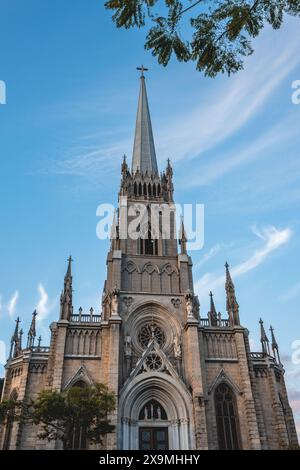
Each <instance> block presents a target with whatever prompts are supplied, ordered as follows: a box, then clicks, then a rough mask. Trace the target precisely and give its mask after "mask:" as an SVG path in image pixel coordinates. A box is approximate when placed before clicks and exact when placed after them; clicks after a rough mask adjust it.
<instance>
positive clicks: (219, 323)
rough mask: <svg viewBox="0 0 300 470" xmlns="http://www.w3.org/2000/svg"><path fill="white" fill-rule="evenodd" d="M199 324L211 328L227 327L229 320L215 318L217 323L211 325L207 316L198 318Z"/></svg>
mask: <svg viewBox="0 0 300 470" xmlns="http://www.w3.org/2000/svg"><path fill="white" fill-rule="evenodd" d="M200 326H203V327H207V328H208V327H212V328H228V327H230V324H229V320H223V319H221V320H219V319H218V320H217V325H215V326H212V325H211V324H210V322H209V319H208V318H200Z"/></svg>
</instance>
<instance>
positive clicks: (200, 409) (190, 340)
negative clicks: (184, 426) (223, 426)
mask: <svg viewBox="0 0 300 470" xmlns="http://www.w3.org/2000/svg"><path fill="white" fill-rule="evenodd" d="M184 351H185V358H184V360H185V369H186V370H187V374H188V380H189V382H190V384H191V387H192V389H193V392H192V394H193V407H194V431H195V438H196V449H208V442H207V427H206V415H205V404H204V390H203V377H202V368H201V360H200V349H199V336H198V320H196V319H188V320H187V322H186V325H185V349H184Z"/></svg>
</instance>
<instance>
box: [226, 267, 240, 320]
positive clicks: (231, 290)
mask: <svg viewBox="0 0 300 470" xmlns="http://www.w3.org/2000/svg"><path fill="white" fill-rule="evenodd" d="M225 269H226V282H225V291H226V310H227V313H228V317H229V321H230V322H231V323H232V324H233V325H239V324H240V316H239V304H238V302H237V300H236V295H235V287H234V284H233V281H232V279H231V275H230V271H229V264H228V263H227V261H226V263H225Z"/></svg>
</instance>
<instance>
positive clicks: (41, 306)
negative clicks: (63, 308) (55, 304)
mask: <svg viewBox="0 0 300 470" xmlns="http://www.w3.org/2000/svg"><path fill="white" fill-rule="evenodd" d="M37 289H38V293H39V296H40V298H39V301H38V303H37V305H36V310H37V312H38V316H37V320H38V321H39V322H41V321H43V320H44V319H45V318H46V317H47V315H48V313H49V304H48V301H49V296H48V294H47V292H46V290H45V287H44V286H43V284H41V283H40V284H39V285H38V288H37Z"/></svg>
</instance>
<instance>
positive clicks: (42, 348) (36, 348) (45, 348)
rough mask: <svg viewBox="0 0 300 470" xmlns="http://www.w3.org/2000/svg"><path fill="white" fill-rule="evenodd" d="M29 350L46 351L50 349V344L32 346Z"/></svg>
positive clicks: (35, 351)
mask: <svg viewBox="0 0 300 470" xmlns="http://www.w3.org/2000/svg"><path fill="white" fill-rule="evenodd" d="M31 351H32V352H34V353H48V352H49V351H50V346H33V347H32V348H31Z"/></svg>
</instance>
